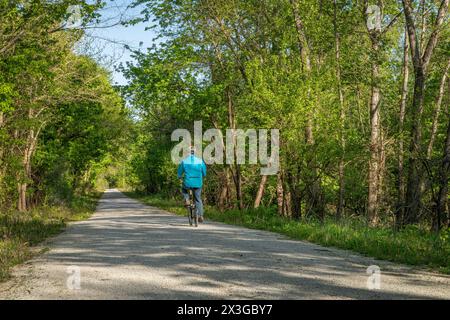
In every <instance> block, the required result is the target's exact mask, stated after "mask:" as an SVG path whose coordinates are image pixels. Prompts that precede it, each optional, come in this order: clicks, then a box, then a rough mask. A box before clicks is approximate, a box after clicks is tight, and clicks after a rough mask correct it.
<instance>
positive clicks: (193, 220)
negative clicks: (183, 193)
mask: <svg viewBox="0 0 450 320" xmlns="http://www.w3.org/2000/svg"><path fill="white" fill-rule="evenodd" d="M188 192H189V204H188V205H187V209H188V219H189V225H190V226H191V227H192V225H194V226H195V227H198V214H197V207H196V206H195V201H193V199H194V195H193V192H192V189H189V190H188Z"/></svg>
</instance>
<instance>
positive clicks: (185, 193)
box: [181, 187, 190, 205]
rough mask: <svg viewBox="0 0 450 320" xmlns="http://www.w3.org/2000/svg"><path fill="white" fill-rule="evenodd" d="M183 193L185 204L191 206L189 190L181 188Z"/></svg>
mask: <svg viewBox="0 0 450 320" xmlns="http://www.w3.org/2000/svg"><path fill="white" fill-rule="evenodd" d="M181 193H182V194H183V199H184V204H185V205H189V200H190V199H189V190H188V189H186V188H185V187H182V188H181Z"/></svg>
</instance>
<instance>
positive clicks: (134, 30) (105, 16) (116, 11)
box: [82, 0, 155, 84]
mask: <svg viewBox="0 0 450 320" xmlns="http://www.w3.org/2000/svg"><path fill="white" fill-rule="evenodd" d="M131 2H132V0H108V1H106V6H105V8H104V9H103V10H102V11H101V14H102V19H101V20H102V21H101V23H100V24H99V25H98V26H95V27H93V28H92V29H88V30H87V31H86V32H87V38H86V40H85V41H84V43H83V49H82V50H87V51H88V52H89V53H90V54H91V55H92V56H93V57H94V58H96V59H97V60H99V62H101V63H102V64H103V65H104V66H105V67H106V68H108V69H109V70H111V71H112V77H113V82H114V83H116V84H125V83H126V79H125V78H124V77H123V75H122V74H121V73H120V72H117V71H115V70H114V67H115V66H117V65H118V64H120V63H125V62H127V61H132V60H133V59H132V58H131V56H130V52H129V51H128V50H126V49H125V48H124V45H125V44H126V45H128V46H130V47H131V48H133V49H138V48H140V49H141V50H142V51H145V50H146V48H148V47H151V46H152V45H153V43H154V41H153V39H154V38H155V33H154V32H153V31H146V30H145V27H147V26H148V25H149V23H140V24H138V25H134V26H129V27H124V26H122V25H116V24H117V23H118V22H119V21H120V20H124V19H129V18H133V17H137V16H139V15H140V11H141V10H142V8H143V7H139V8H134V9H131V8H128V6H129V4H130V3H131ZM141 42H142V45H140V43H141Z"/></svg>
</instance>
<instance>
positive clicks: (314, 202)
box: [290, 0, 325, 219]
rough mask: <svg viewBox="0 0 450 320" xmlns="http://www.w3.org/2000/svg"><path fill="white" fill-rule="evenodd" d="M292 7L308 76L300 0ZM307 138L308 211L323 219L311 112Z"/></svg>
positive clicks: (307, 48) (309, 73)
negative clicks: (308, 154)
mask: <svg viewBox="0 0 450 320" xmlns="http://www.w3.org/2000/svg"><path fill="white" fill-rule="evenodd" d="M290 2H291V9H292V13H293V16H294V22H295V28H296V31H297V40H298V46H299V51H300V57H301V60H302V66H303V69H304V71H305V72H306V74H307V75H308V76H311V58H310V50H309V46H308V41H307V38H306V34H305V30H304V27H303V22H302V19H301V16H300V9H299V2H298V0H290ZM310 91H311V90H310V88H308V97H310ZM305 140H306V144H307V145H309V146H311V148H310V150H311V151H310V152H311V161H309V168H308V171H309V174H310V179H308V180H309V181H306V183H307V184H308V185H309V186H310V188H309V192H308V193H309V196H308V197H307V207H308V208H307V212H309V213H312V214H314V215H316V216H317V217H318V218H319V219H323V218H324V215H325V208H324V204H323V197H322V186H321V181H320V178H319V176H318V174H317V164H316V161H315V154H313V153H314V152H315V151H314V150H313V148H312V146H314V134H313V113H312V112H310V113H309V114H308V115H307V122H306V127H305Z"/></svg>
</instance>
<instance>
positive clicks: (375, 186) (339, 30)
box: [0, 0, 450, 231]
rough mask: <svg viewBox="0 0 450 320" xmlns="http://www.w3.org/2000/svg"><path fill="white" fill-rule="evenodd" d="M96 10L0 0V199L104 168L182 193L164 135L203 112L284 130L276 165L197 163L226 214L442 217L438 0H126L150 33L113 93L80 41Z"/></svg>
mask: <svg viewBox="0 0 450 320" xmlns="http://www.w3.org/2000/svg"><path fill="white" fill-rule="evenodd" d="M69 5H81V8H82V17H83V21H82V25H81V26H80V27H79V28H67V27H65V24H64V21H66V20H67V18H68V17H67V8H68V6H69ZM103 5H104V4H102V3H101V2H98V3H94V2H92V1H87V2H84V1H78V0H77V1H76V0H70V1H69V0H61V1H44V0H35V1H8V0H0V210H3V211H9V210H19V211H22V212H26V211H27V210H29V209H30V208H33V207H36V206H42V205H53V204H57V203H61V202H64V201H70V198H71V197H72V196H73V195H74V194H77V193H83V192H88V191H89V190H92V189H94V188H96V187H102V186H104V185H105V181H107V182H108V183H109V186H111V187H116V186H117V187H124V188H125V187H132V188H135V189H137V190H141V191H143V192H146V193H159V194H164V195H166V196H171V197H179V189H180V185H179V181H178V180H177V177H176V165H175V164H174V163H172V161H171V158H170V151H171V149H172V148H173V146H174V144H175V143H174V142H172V141H171V133H172V132H173V130H175V129H177V128H187V129H190V130H192V129H193V125H194V121H198V120H202V121H203V128H204V130H206V129H208V128H217V129H221V130H225V129H227V128H233V129H236V128H242V129H249V128H255V129H259V128H268V129H270V128H275V129H279V130H280V162H281V163H280V171H279V173H278V174H277V175H273V176H264V175H262V176H261V175H260V170H259V169H260V166H259V165H235V164H233V165H211V166H208V177H207V180H206V182H205V187H204V200H205V202H206V203H207V204H209V205H214V206H216V207H217V208H218V209H220V210H222V211H225V210H228V209H239V210H246V209H248V208H258V207H260V208H268V209H270V210H271V209H273V210H274V212H276V214H277V215H280V216H284V217H287V218H292V219H299V220H305V219H314V220H317V221H323V220H324V219H328V218H332V219H336V220H338V221H339V220H341V219H348V218H351V217H354V218H358V219H363V220H364V221H367V223H368V224H369V225H370V226H391V227H394V228H395V229H401V228H403V227H405V226H406V225H413V224H421V225H424V226H425V227H426V228H427V229H428V230H434V231H438V230H440V229H442V228H447V227H448V226H449V223H450V219H449V192H448V187H449V173H450V172H449V171H450V117H449V113H448V112H449V110H448V106H449V102H450V95H449V91H450V90H449V85H450V83H449V80H448V72H449V68H450V27H449V19H448V5H449V1H448V0H402V1H397V0H370V1H369V0H245V1H239V0H152V1H149V0H136V1H135V2H134V4H133V6H141V7H142V8H143V11H142V14H141V16H140V17H138V18H136V19H134V20H132V21H128V22H127V23H128V24H135V23H142V22H144V23H146V24H147V25H148V27H149V28H151V29H153V32H155V33H156V34H158V38H159V44H158V45H155V46H154V47H153V48H150V49H148V50H147V51H146V52H142V51H136V52H134V57H135V59H136V62H134V63H128V64H127V65H122V66H121V67H120V69H121V71H122V72H123V73H124V74H125V76H126V77H127V78H128V80H129V84H128V85H126V86H122V87H119V88H117V87H113V86H112V85H111V81H110V75H109V74H108V72H107V71H106V70H105V69H104V68H102V67H101V66H100V65H99V64H98V63H97V62H96V61H95V59H93V58H92V57H89V55H86V54H83V51H82V50H78V49H77V45H78V44H79V42H80V39H82V38H83V36H84V33H83V26H86V25H88V24H89V23H92V22H93V21H95V20H96V19H98V18H99V10H100V9H101V7H102V6H103ZM374 5H375V6H376V7H374ZM374 8H375V9H374ZM377 10H378V11H377ZM378 13H379V17H380V19H379V20H378V19H377V17H378V15H377V14H378ZM205 144H206V142H205ZM101 181H103V183H101ZM207 214H208V213H207V212H206V215H207Z"/></svg>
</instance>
